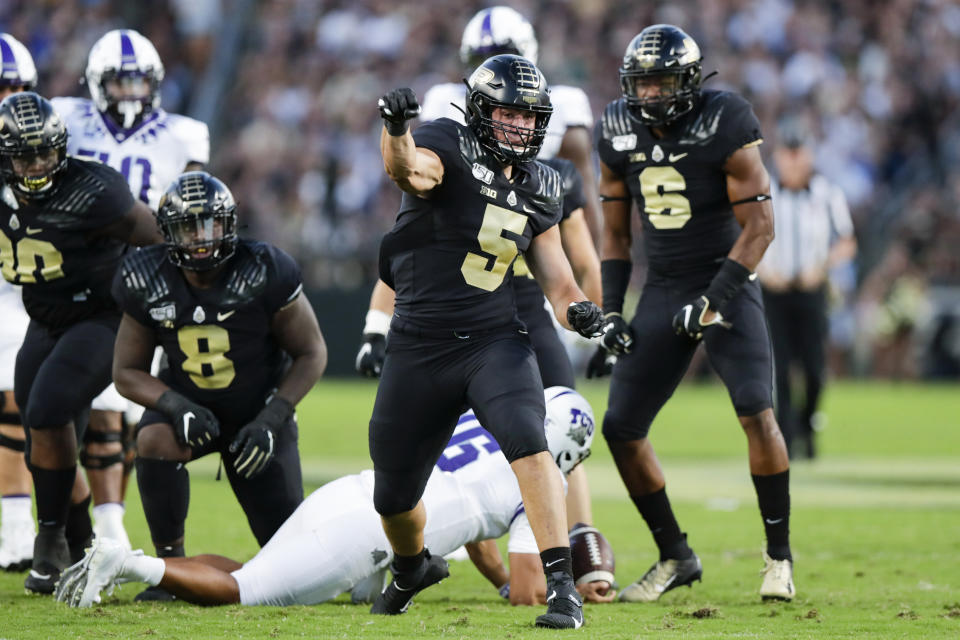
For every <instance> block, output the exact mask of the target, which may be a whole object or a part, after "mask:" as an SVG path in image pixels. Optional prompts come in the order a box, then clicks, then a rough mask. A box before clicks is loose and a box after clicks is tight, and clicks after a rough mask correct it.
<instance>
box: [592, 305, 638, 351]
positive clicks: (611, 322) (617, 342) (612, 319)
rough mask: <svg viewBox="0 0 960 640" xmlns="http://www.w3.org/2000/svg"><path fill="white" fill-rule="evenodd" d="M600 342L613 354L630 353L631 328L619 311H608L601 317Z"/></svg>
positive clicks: (631, 346) (631, 342)
mask: <svg viewBox="0 0 960 640" xmlns="http://www.w3.org/2000/svg"><path fill="white" fill-rule="evenodd" d="M600 344H602V345H603V346H604V347H606V348H607V351H609V352H610V353H612V354H614V355H620V354H622V353H630V349H632V348H633V329H632V328H631V327H630V325H629V324H628V323H627V321H626V320H624V319H623V316H621V315H620V314H619V313H608V314H607V315H605V316H604V317H603V337H602V338H600Z"/></svg>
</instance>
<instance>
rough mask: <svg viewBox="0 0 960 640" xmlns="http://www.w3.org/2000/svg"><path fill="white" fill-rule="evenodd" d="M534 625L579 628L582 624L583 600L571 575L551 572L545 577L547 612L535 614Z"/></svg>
mask: <svg viewBox="0 0 960 640" xmlns="http://www.w3.org/2000/svg"><path fill="white" fill-rule="evenodd" d="M536 625H537V626H538V627H544V628H546V629H579V628H580V627H582V626H583V600H582V599H581V598H580V594H579V593H577V588H576V587H575V586H574V585H573V577H572V576H569V575H567V574H565V573H552V574H550V578H548V579H547V612H546V613H545V614H543V615H540V616H537V621H536Z"/></svg>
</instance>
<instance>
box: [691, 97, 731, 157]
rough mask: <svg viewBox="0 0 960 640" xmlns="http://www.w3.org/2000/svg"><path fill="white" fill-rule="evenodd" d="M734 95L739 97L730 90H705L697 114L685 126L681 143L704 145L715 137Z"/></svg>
mask: <svg viewBox="0 0 960 640" xmlns="http://www.w3.org/2000/svg"><path fill="white" fill-rule="evenodd" d="M733 97H736V98H739V96H736V94H733V93H730V92H728V91H704V92H703V93H702V94H701V99H700V104H699V106H698V107H697V108H696V110H695V116H694V117H692V118H690V119H689V121H688V122H689V124H688V125H687V126H685V127H684V130H683V135H682V136H681V137H680V144H701V145H702V144H706V143H707V142H709V141H710V140H711V139H713V137H714V136H716V135H717V131H718V130H719V129H720V118H721V116H723V112H724V111H725V110H726V108H727V105H728V103H730V102H731V98H733Z"/></svg>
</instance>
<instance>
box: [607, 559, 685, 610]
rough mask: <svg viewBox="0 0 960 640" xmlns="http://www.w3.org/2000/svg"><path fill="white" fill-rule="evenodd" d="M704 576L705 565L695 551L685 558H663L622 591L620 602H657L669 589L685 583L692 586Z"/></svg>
mask: <svg viewBox="0 0 960 640" xmlns="http://www.w3.org/2000/svg"><path fill="white" fill-rule="evenodd" d="M702 577H703V565H702V564H701V563H700V558H699V557H697V554H695V553H694V554H693V555H691V556H690V557H689V558H686V559H685V560H673V559H667V560H661V561H658V562H656V563H655V564H654V565H653V566H652V567H650V569H649V570H648V571H647V572H646V573H645V574H643V577H641V578H640V579H639V580H637V581H636V582H634V583H633V584H631V585H630V586H628V587H627V588H626V589H624V590H623V591H622V592H620V602H656V601H657V600H659V599H660V596H662V595H663V594H665V593H666V592H667V591H670V590H672V589H676V588H677V587H682V586H684V585H686V586H688V587H692V586H693V582H694V581H695V580H701V579H702Z"/></svg>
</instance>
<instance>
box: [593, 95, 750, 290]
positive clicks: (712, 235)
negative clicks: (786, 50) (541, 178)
mask: <svg viewBox="0 0 960 640" xmlns="http://www.w3.org/2000/svg"><path fill="white" fill-rule="evenodd" d="M762 141H763V138H762V137H761V135H760V123H759V122H758V121H757V117H756V115H754V113H753V110H752V109H751V107H750V104H749V103H748V102H747V101H746V100H744V99H743V98H741V97H740V96H738V95H737V94H735V93H730V92H727V91H703V92H702V94H701V97H700V100H699V103H698V104H697V106H695V107H694V109H693V110H692V111H691V112H690V113H689V114H687V115H685V116H683V118H681V120H679V121H678V122H677V123H676V124H674V125H673V126H671V127H670V128H669V129H667V130H666V135H665V136H664V137H663V138H657V137H656V136H655V135H653V133H652V131H651V130H650V129H649V128H648V127H647V126H646V125H644V124H642V123H641V122H638V121H637V120H635V119H633V118H632V117H631V116H630V115H629V112H628V111H627V105H626V102H625V101H624V100H623V99H622V98H621V99H620V100H616V101H614V102H611V103H610V104H609V105H607V107H606V109H605V110H604V113H603V117H602V118H601V120H600V122H599V123H598V125H597V151H598V153H599V155H600V159H601V160H602V161H603V163H604V164H605V165H607V167H609V168H610V170H611V171H612V172H613V173H615V174H616V175H618V176H622V177H623V179H624V181H625V182H626V185H627V188H628V189H629V191H630V195H631V196H632V197H633V199H634V200H635V201H636V203H637V207H638V208H639V210H640V218H641V220H642V222H643V240H644V249H645V251H646V254H647V260H648V262H649V266H650V272H651V273H650V277H651V278H658V277H671V276H675V275H682V274H684V273H691V272H699V271H704V270H706V269H709V268H714V269H715V268H716V265H717V262H718V261H719V260H722V259H723V257H724V256H726V255H727V253H729V252H730V249H731V248H732V247H733V244H734V242H736V239H737V237H738V236H739V235H740V231H741V229H740V225H739V224H738V223H737V221H736V218H735V217H734V215H733V210H732V208H731V207H730V200H729V198H728V197H727V184H726V174H725V173H724V171H723V165H724V163H725V162H726V161H727V159H728V158H729V157H730V156H731V155H732V154H733V153H734V152H735V151H737V150H738V149H740V148H742V147H745V146H750V145H756V144H760V143H761V142H762Z"/></svg>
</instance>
